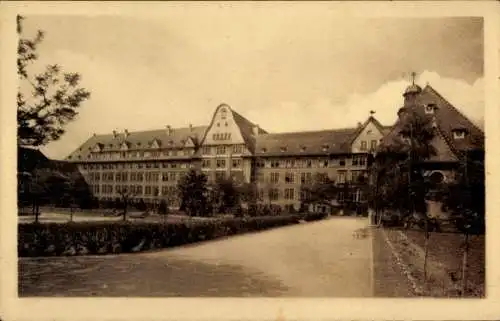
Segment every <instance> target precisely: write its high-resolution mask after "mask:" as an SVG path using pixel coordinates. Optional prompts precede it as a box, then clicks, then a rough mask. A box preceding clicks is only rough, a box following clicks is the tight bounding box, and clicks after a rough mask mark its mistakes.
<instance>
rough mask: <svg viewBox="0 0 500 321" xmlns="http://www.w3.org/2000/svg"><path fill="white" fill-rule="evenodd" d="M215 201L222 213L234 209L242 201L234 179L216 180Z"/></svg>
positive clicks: (217, 208)
mask: <svg viewBox="0 0 500 321" xmlns="http://www.w3.org/2000/svg"><path fill="white" fill-rule="evenodd" d="M212 192H213V193H212V195H213V200H212V201H213V203H212V204H214V205H216V210H217V211H218V212H221V213H226V212H228V211H232V210H233V209H234V208H235V207H236V206H237V205H239V203H240V196H239V193H238V189H237V188H236V186H235V184H234V182H233V180H232V179H219V180H217V181H216V182H215V185H214V188H213V191H212Z"/></svg>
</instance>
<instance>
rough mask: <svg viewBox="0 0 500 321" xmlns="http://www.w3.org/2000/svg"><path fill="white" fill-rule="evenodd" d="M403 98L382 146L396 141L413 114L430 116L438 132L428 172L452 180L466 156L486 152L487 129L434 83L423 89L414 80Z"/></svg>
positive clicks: (426, 164) (427, 165)
mask: <svg viewBox="0 0 500 321" xmlns="http://www.w3.org/2000/svg"><path fill="white" fill-rule="evenodd" d="M403 98H404V103H403V107H401V108H400V109H399V110H398V118H397V121H396V123H395V124H394V126H393V127H392V129H391V130H390V132H389V133H388V134H387V135H386V136H385V137H384V139H383V140H382V145H391V144H395V143H396V141H397V140H398V139H400V130H401V129H402V126H403V124H404V123H405V121H407V117H411V115H412V114H417V115H420V116H422V117H426V118H429V119H430V121H431V123H432V127H433V129H434V131H435V136H434V138H433V141H432V145H433V146H434V148H435V150H436V155H434V156H432V157H431V158H430V159H429V160H427V161H426V162H425V164H424V166H425V168H426V175H428V176H429V177H430V176H434V177H436V179H438V180H441V181H450V180H453V178H454V174H455V169H456V168H457V167H458V165H459V164H460V162H461V161H463V160H464V158H465V157H467V155H470V154H471V153H475V154H481V153H482V152H484V132H483V131H482V130H481V129H480V128H479V127H478V126H476V125H475V124H474V123H473V122H472V121H471V120H470V119H468V118H467V117H466V116H465V115H464V114H463V113H462V112H460V110H459V109H457V108H456V107H455V106H453V105H452V104H451V103H450V102H449V101H448V100H446V99H445V98H444V97H443V96H442V95H441V94H439V92H438V91H437V90H435V89H434V88H433V87H431V85H429V84H427V85H426V86H425V87H424V88H421V87H420V86H419V85H418V84H416V83H415V82H414V80H412V83H411V84H410V85H409V86H408V87H407V88H406V90H405V91H404V93H403Z"/></svg>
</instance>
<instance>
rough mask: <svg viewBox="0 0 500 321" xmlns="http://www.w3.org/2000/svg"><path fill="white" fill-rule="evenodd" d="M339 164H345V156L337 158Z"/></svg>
mask: <svg viewBox="0 0 500 321" xmlns="http://www.w3.org/2000/svg"><path fill="white" fill-rule="evenodd" d="M339 166H345V158H341V159H339Z"/></svg>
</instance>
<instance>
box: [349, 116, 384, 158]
mask: <svg viewBox="0 0 500 321" xmlns="http://www.w3.org/2000/svg"><path fill="white" fill-rule="evenodd" d="M383 137H384V132H383V127H382V126H381V125H380V124H378V121H377V120H376V119H374V118H373V117H370V118H369V119H368V120H367V122H366V123H365V124H364V125H362V126H360V128H359V129H358V133H357V135H356V136H355V138H354V139H353V141H352V144H351V151H352V152H353V153H366V152H369V151H370V150H373V149H375V148H376V147H377V146H378V144H379V142H380V140H381V139H382V138H383Z"/></svg>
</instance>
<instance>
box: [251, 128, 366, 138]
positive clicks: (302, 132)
mask: <svg viewBox="0 0 500 321" xmlns="http://www.w3.org/2000/svg"><path fill="white" fill-rule="evenodd" d="M356 129H357V128H356V127H343V128H333V129H320V130H306V131H295V132H274V133H266V134H260V135H259V136H265V135H286V134H316V133H323V132H334V131H342V130H356Z"/></svg>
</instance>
